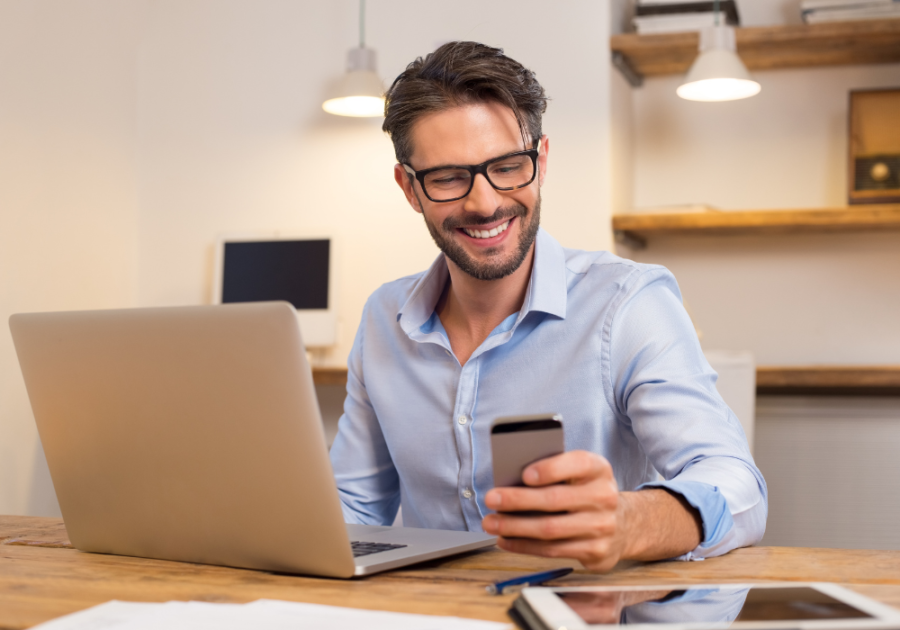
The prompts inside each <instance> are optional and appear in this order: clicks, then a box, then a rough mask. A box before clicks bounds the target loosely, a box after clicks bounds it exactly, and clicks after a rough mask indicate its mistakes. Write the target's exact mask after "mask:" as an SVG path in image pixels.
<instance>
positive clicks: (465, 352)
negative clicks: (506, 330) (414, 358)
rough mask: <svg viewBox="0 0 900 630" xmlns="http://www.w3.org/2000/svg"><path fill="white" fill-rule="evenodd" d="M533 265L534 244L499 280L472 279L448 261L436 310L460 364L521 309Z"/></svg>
mask: <svg viewBox="0 0 900 630" xmlns="http://www.w3.org/2000/svg"><path fill="white" fill-rule="evenodd" d="M533 264H534V245H533V244H532V246H531V251H529V252H528V255H527V256H526V257H525V260H523V261H522V264H521V265H519V268H518V269H516V270H515V271H514V272H513V273H511V274H510V275H508V276H506V277H505V278H500V279H499V280H478V279H476V278H473V277H472V276H470V275H469V274H467V273H466V272H464V271H463V270H461V269H460V268H459V267H457V266H456V265H455V264H454V263H453V261H451V260H449V259H447V267H448V269H449V271H450V279H449V281H448V282H447V287H446V288H445V289H444V293H443V294H442V295H441V298H440V300H438V303H437V305H436V306H435V310H436V311H437V314H438V317H440V318H441V324H443V326H444V330H446V331H447V335H448V337H449V338H450V347H451V348H452V349H453V353H454V354H455V355H456V358H457V359H458V360H459V362H460V365H464V364H465V363H466V362H467V361H468V360H469V357H471V356H472V353H473V352H475V350H476V349H477V348H478V346H480V345H481V343H482V342H483V341H484V340H485V339H487V337H488V335H490V334H491V331H493V330H494V329H495V328H496V327H497V326H499V325H500V323H501V322H503V320H505V319H506V318H507V317H509V316H510V315H512V314H513V313H516V312H518V311H519V310H520V309H521V308H522V303H523V302H524V301H525V293H526V291H527V290H528V281H529V279H530V278H531V268H532V265H533Z"/></svg>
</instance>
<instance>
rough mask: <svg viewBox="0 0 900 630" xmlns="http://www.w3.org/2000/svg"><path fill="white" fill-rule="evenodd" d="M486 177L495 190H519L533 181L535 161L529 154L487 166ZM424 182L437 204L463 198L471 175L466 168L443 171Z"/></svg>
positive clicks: (434, 173)
mask: <svg viewBox="0 0 900 630" xmlns="http://www.w3.org/2000/svg"><path fill="white" fill-rule="evenodd" d="M486 174H487V179H488V181H489V182H490V183H491V185H492V186H493V187H494V188H497V189H499V190H512V189H515V188H519V187H521V186H524V185H526V184H528V183H529V182H530V181H531V180H532V179H533V178H534V160H532V159H531V156H528V155H511V156H509V157H505V158H502V159H500V160H497V161H496V162H491V163H490V164H488V165H487V169H486ZM424 179H425V181H424V184H425V192H426V194H427V195H428V196H429V197H430V198H431V199H433V200H435V201H442V200H450V199H456V198H459V197H463V196H465V195H466V194H467V193H468V192H469V189H470V188H471V186H472V174H471V173H470V172H469V171H467V170H466V169H464V168H452V167H450V168H442V169H440V170H438V171H432V172H431V173H428V174H427V175H425V177H424Z"/></svg>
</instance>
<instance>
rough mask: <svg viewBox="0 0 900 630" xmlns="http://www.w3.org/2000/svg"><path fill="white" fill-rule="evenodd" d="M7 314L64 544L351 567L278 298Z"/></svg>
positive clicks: (284, 306) (324, 570)
mask: <svg viewBox="0 0 900 630" xmlns="http://www.w3.org/2000/svg"><path fill="white" fill-rule="evenodd" d="M9 324H10V329H11V331H12V334H13V340H14V343H15V347H16V352H17V354H18V357H19V363H20V365H21V367H22V373H23V375H24V378H25V384H26V387H27V389H28V395H29V398H30V399H31V404H32V409H33V411H34V416H35V420H36V422H37V426H38V431H39V433H40V436H41V441H42V443H43V445H44V450H45V453H46V455H47V462H48V465H49V468H50V474H51V476H52V478H53V484H54V487H55V488H56V493H57V497H58V499H59V504H60V509H61V510H62V514H63V518H64V520H65V522H66V528H67V529H68V532H69V537H70V539H71V541H72V544H73V545H75V547H77V548H78V549H81V550H84V551H94V552H105V553H115V554H123V555H133V556H142V557H151V558H163V559H170V560H181V561H188V562H200V563H208V564H221V565H227V566H235V567H246V568H253V569H265V570H270V571H284V572H290V573H306V574H314V575H323V576H333V577H349V576H352V575H353V573H354V562H353V557H352V553H351V549H350V545H349V539H348V536H347V531H346V529H345V526H344V519H343V515H342V512H341V507H340V502H339V499H338V494H337V489H336V486H335V483H334V477H333V473H332V470H331V464H330V462H329V460H328V452H327V448H326V446H325V437H324V434H323V430H322V423H321V420H320V417H319V409H318V404H317V401H316V397H315V390H314V387H313V382H312V375H311V372H310V370H309V366H308V365H307V362H306V356H305V353H304V351H303V342H302V340H301V337H300V331H299V328H298V326H297V319H296V315H295V313H294V309H293V307H292V306H291V305H290V304H288V303H287V302H264V303H248V304H231V305H223V306H200V307H176V308H154V309H128V310H107V311H81V312H64V313H34V314H18V315H13V316H12V317H11V318H10V322H9Z"/></svg>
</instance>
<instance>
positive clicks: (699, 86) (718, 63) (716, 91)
mask: <svg viewBox="0 0 900 630" xmlns="http://www.w3.org/2000/svg"><path fill="white" fill-rule="evenodd" d="M718 5H719V2H718V0H716V7H715V12H716V25H715V26H709V27H707V28H704V29H702V30H701V31H700V54H699V55H698V56H697V59H695V60H694V64H693V65H692V66H691V69H690V70H688V73H687V76H686V77H685V79H684V83H682V84H681V85H680V86H679V88H678V89H677V90H676V93H677V94H678V96H680V97H681V98H684V99H687V100H689V101H736V100H738V99H742V98H748V97H750V96H755V95H756V94H759V91H760V90H761V89H762V88H761V87H760V85H759V83H757V82H756V81H754V80H753V79H751V78H750V73H749V72H747V68H746V67H745V66H744V63H743V62H742V61H741V58H740V57H738V56H737V42H736V39H735V34H734V28H733V27H731V26H724V25H721V24H719V15H720V14H719V6H718Z"/></svg>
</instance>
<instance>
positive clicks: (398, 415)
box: [331, 42, 767, 571]
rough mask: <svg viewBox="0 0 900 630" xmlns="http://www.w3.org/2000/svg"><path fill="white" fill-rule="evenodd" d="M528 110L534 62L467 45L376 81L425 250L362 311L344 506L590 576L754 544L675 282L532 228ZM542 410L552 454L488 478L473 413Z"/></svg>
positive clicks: (345, 452) (487, 416) (340, 448)
mask: <svg viewBox="0 0 900 630" xmlns="http://www.w3.org/2000/svg"><path fill="white" fill-rule="evenodd" d="M546 104H547V98H546V96H545V94H544V90H543V88H542V87H541V86H540V84H539V83H538V82H537V80H536V79H535V77H534V74H533V73H532V72H531V71H529V70H528V69H526V68H524V67H523V66H521V65H520V64H519V63H518V62H516V61H514V60H512V59H510V58H509V57H506V56H505V55H504V54H503V52H502V51H501V50H498V49H495V48H491V47H488V46H484V45H482V44H477V43H473V42H453V43H450V44H446V45H444V46H442V47H441V48H439V49H438V50H436V51H435V52H433V53H431V54H430V55H428V56H426V57H425V58H424V59H421V58H420V59H417V60H416V61H414V62H413V63H411V64H410V65H409V66H408V67H407V69H406V70H405V71H404V72H403V74H401V75H400V76H399V77H398V78H397V80H396V81H395V82H394V84H393V85H392V86H391V88H390V90H389V91H388V93H387V105H386V115H385V122H384V129H385V131H386V132H387V133H388V134H389V135H390V137H391V140H392V141H393V143H394V149H395V153H396V156H397V161H398V164H397V165H396V166H395V167H394V179H395V180H396V181H397V184H398V185H399V186H400V188H401V189H402V190H403V193H404V194H405V196H406V199H407V201H408V202H409V204H410V206H411V207H412V209H413V210H415V211H416V212H419V213H421V214H422V216H423V218H424V220H425V225H426V226H427V228H428V231H429V232H430V234H431V236H432V238H433V239H434V241H435V243H437V245H438V247H439V248H440V250H441V252H442V253H441V254H440V255H439V256H438V258H437V259H436V260H435V262H434V263H433V264H432V266H431V267H430V268H429V269H428V270H427V271H425V272H422V273H419V274H416V275H413V276H409V277H407V278H401V279H400V280H397V281H395V282H391V283H388V284H386V285H384V286H383V287H381V288H380V289H378V291H376V292H375V293H374V294H373V295H372V297H371V298H370V299H369V301H368V302H367V304H366V307H365V310H364V313H363V317H362V322H361V323H360V327H359V330H358V332H357V336H356V341H355V343H354V346H353V350H352V351H351V354H350V359H349V371H348V372H349V373H348V383H347V400H346V403H345V407H344V411H345V413H344V415H343V417H342V418H341V421H340V425H339V432H338V435H337V438H336V440H335V443H334V446H333V447H332V450H331V459H332V464H333V466H334V471H335V476H336V478H337V481H338V488H339V490H340V494H341V500H342V502H343V506H344V514H345V518H346V519H347V521H349V522H357V523H365V524H390V523H391V522H392V521H393V519H394V517H395V515H396V513H397V508H398V507H399V505H400V504H401V502H402V505H403V519H404V523H405V525H407V526H413V527H429V528H441V529H468V530H473V531H478V530H482V529H483V530H484V531H486V532H488V533H491V534H496V535H498V536H499V537H500V538H499V543H498V544H499V545H500V546H501V547H503V548H504V549H508V550H511V551H516V552H520V553H530V554H536V555H544V556H559V557H569V558H576V559H578V560H580V561H581V562H582V563H583V564H584V565H585V566H586V567H588V568H590V569H594V570H597V571H606V570H609V569H611V568H612V567H613V566H614V565H615V564H616V562H618V561H619V560H621V559H627V558H630V559H639V560H654V559H662V558H672V557H681V558H685V559H689V558H703V557H707V556H713V555H718V554H721V553H725V552H727V551H729V550H730V549H733V548H735V547H739V546H743V545H749V544H753V543H755V542H758V541H759V540H760V538H762V534H763V531H764V529H765V519H766V512H767V503H766V486H765V482H764V480H763V478H762V475H761V474H760V472H759V470H758V469H757V468H756V466H755V465H754V463H753V459H752V457H751V455H750V452H749V449H748V447H747V441H746V438H745V436H744V434H743V431H742V430H741V427H740V423H739V422H738V420H737V418H736V417H735V415H734V414H733V413H732V412H731V410H729V409H728V407H727V406H726V405H725V403H724V402H723V401H722V399H721V397H720V396H719V394H718V393H717V392H716V388H715V381H716V375H715V372H713V370H712V369H711V368H710V366H709V364H708V363H707V362H706V360H705V359H704V357H703V354H702V352H701V350H700V346H699V343H698V341H697V337H696V335H695V333H694V330H693V327H692V325H691V322H690V320H689V318H688V316H687V314H686V313H685V311H684V308H683V307H682V305H681V300H680V293H679V291H678V286H677V284H676V282H675V279H674V278H673V277H672V275H671V274H670V273H669V272H668V271H666V270H665V269H664V268H662V267H659V266H653V265H641V264H637V263H634V262H631V261H628V260H624V259H621V258H618V257H616V256H614V255H612V254H610V253H608V252H584V251H576V250H570V249H564V248H563V247H562V246H561V245H560V244H559V243H557V242H556V241H555V240H554V239H553V238H552V237H551V236H550V235H549V234H547V233H546V232H544V231H543V230H542V229H540V227H539V226H540V213H541V195H540V191H541V186H542V185H543V182H544V179H545V178H546V176H547V168H548V159H549V152H550V142H549V139H548V137H547V136H546V135H544V134H543V132H542V129H541V116H542V114H543V112H544V111H545V109H546ZM592 185H593V184H592V183H591V182H585V187H586V189H587V187H588V186H592ZM541 412H556V413H560V414H561V415H562V416H563V418H564V420H563V423H564V427H565V440H566V453H564V454H562V455H558V456H556V457H552V458H548V459H545V460H542V461H540V462H537V463H535V464H532V465H531V466H529V467H528V468H527V469H526V470H525V472H524V475H523V477H524V481H525V483H526V484H527V486H526V487H521V488H492V473H491V451H490V425H491V422H492V421H493V420H494V418H497V417H499V416H510V415H524V414H533V413H541ZM525 510H527V511H532V512H534V511H537V512H546V515H537V516H533V515H530V516H520V515H517V514H516V512H518V511H525Z"/></svg>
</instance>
